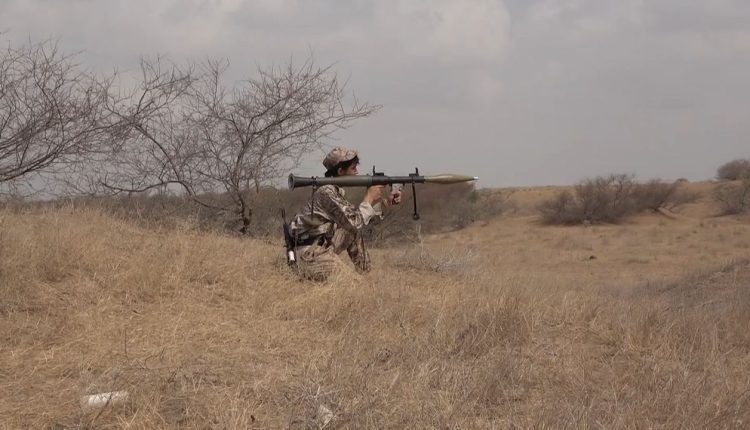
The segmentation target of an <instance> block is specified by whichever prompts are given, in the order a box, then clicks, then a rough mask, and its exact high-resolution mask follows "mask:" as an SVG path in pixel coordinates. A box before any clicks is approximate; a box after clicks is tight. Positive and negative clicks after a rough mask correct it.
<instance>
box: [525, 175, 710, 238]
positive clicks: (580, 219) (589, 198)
mask: <svg viewBox="0 0 750 430" xmlns="http://www.w3.org/2000/svg"><path fill="white" fill-rule="evenodd" d="M680 184H681V183H680V182H674V183H667V182H664V181H662V180H660V179H653V180H650V181H648V182H646V183H642V184H641V183H637V182H636V181H635V180H634V177H633V176H632V175H624V174H619V175H610V176H607V177H603V176H599V177H596V178H593V179H584V180H583V181H581V182H580V183H579V184H578V185H576V186H575V188H574V190H573V192H572V193H571V192H570V191H563V192H561V193H560V194H558V195H557V196H555V197H554V198H552V199H550V200H547V201H545V202H542V204H540V205H539V212H540V214H541V217H542V222H543V223H545V224H563V225H565V224H567V225H570V224H580V223H618V222H621V221H622V220H623V219H624V218H626V217H628V216H630V215H633V214H635V213H638V212H642V211H644V210H651V211H658V210H660V209H670V208H673V207H675V206H677V205H680V204H684V203H687V202H690V201H694V200H695V199H696V198H697V195H695V194H692V193H687V192H684V191H681V190H680V189H679V186H680Z"/></svg>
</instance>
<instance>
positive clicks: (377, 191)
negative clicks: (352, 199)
mask: <svg viewBox="0 0 750 430" xmlns="http://www.w3.org/2000/svg"><path fill="white" fill-rule="evenodd" d="M382 194H383V186H382V185H373V186H371V187H367V191H366V192H365V198H364V199H362V200H364V201H365V202H367V203H369V204H371V205H372V204H375V202H377V201H378V199H380V198H381V195H382Z"/></svg>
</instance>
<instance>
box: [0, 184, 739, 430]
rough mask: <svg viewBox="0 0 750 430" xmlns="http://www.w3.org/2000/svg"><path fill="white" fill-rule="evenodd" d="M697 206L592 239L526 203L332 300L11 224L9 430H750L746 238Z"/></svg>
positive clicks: (337, 291)
mask: <svg viewBox="0 0 750 430" xmlns="http://www.w3.org/2000/svg"><path fill="white" fill-rule="evenodd" d="M690 186H691V187H693V188H695V190H696V191H700V192H701V193H703V194H705V197H704V198H702V199H700V200H699V201H697V202H695V203H691V204H688V205H685V206H683V207H681V208H680V210H679V211H678V212H676V213H674V214H668V215H669V216H665V215H664V214H649V215H643V216H639V217H637V218H635V219H632V220H631V221H629V222H627V223H625V224H621V225H607V226H599V225H594V226H589V227H584V226H579V227H550V226H541V225H539V224H538V223H537V222H536V217H535V216H534V215H533V213H532V212H533V211H532V210H531V209H530V208H532V207H533V204H534V203H535V202H536V201H538V200H539V199H540V198H543V197H544V196H547V195H549V194H550V193H551V192H553V191H554V189H552V188H530V189H519V190H516V192H515V193H514V194H513V199H514V200H515V204H516V206H515V207H516V210H515V211H513V212H510V213H508V214H506V215H503V216H502V217H500V218H496V219H492V220H489V221H486V222H479V223H475V224H473V225H471V226H469V227H467V228H465V229H462V230H459V231H455V232H452V233H447V234H441V235H434V236H427V237H425V238H424V240H423V242H421V243H411V244H403V245H398V246H396V247H393V248H383V249H375V250H373V260H374V265H375V269H374V270H373V272H371V273H370V274H367V275H365V276H361V277H350V278H337V279H334V280H333V281H331V282H329V283H326V284H316V283H312V282H307V281H300V280H297V279H296V277H295V276H293V275H292V274H290V273H288V271H287V269H286V267H285V264H284V261H283V260H282V258H283V256H282V255H283V252H282V248H281V246H280V245H279V244H272V243H270V242H269V241H262V240H250V239H241V238H236V237H229V236H225V235H219V234H212V233H199V232H196V231H194V230H193V229H191V228H190V226H189V225H184V226H182V227H181V228H178V229H176V230H149V229H144V228H141V227H137V226H136V224H135V223H132V222H130V221H128V220H122V219H117V218H115V217H112V216H109V215H106V214H104V213H103V212H101V211H97V210H93V209H80V208H73V207H68V208H59V209H54V210H43V209H34V210H31V211H24V210H12V211H11V210H6V211H1V212H0V294H1V296H0V297H2V298H0V393H2V394H1V395H0V427H3V428H56V429H64V428H201V429H202V428H319V427H325V428H498V429H504V428H552V429H556V428H576V429H578V428H712V429H713V428H747V427H748V426H750V372H749V371H748V370H749V369H750V263H749V261H750V220H748V219H747V218H741V217H717V216H715V212H716V210H715V208H714V206H713V202H712V201H711V199H710V197H709V196H710V193H709V192H708V191H710V188H711V186H712V185H711V184H690ZM117 390H127V391H128V393H129V396H128V398H127V400H125V401H123V402H118V404H112V405H108V406H106V407H104V408H84V407H82V406H81V403H80V399H81V397H82V396H83V395H87V394H95V393H101V392H111V391H117Z"/></svg>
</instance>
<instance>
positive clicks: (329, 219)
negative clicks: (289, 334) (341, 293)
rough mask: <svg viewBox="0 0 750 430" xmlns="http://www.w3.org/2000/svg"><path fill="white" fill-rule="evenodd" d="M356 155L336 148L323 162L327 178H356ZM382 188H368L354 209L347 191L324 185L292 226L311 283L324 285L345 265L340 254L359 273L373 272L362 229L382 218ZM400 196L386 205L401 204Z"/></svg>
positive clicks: (299, 261) (304, 273)
mask: <svg viewBox="0 0 750 430" xmlns="http://www.w3.org/2000/svg"><path fill="white" fill-rule="evenodd" d="M358 164H359V157H358V156H357V151H355V150H352V149H347V148H342V147H337V148H334V149H333V150H331V152H329V153H328V155H327V156H326V158H325V159H324V160H323V166H324V167H325V168H326V173H325V176H326V177H339V176H351V175H357V174H358V171H357V165H358ZM382 191H383V186H382V185H375V186H371V187H369V188H367V191H366V192H365V196H364V198H363V199H362V203H360V204H359V206H354V205H352V204H351V203H349V202H348V201H347V200H346V199H345V198H344V189H343V188H341V187H339V186H336V185H323V186H321V187H319V188H317V189H315V190H314V191H313V195H312V197H311V198H310V201H309V202H308V203H307V205H306V206H305V207H304V208H303V209H302V211H301V212H300V213H298V214H297V215H296V216H295V217H294V219H293V220H292V222H291V223H290V228H291V233H292V236H293V237H294V238H295V243H296V251H297V252H296V255H297V265H298V269H299V271H300V274H301V275H302V276H304V277H305V278H308V279H313V280H318V281H324V280H326V279H328V277H329V276H330V275H331V274H332V273H333V272H334V271H337V270H341V269H344V268H345V266H346V264H345V263H344V262H343V261H342V260H341V258H340V257H339V254H340V253H341V252H342V251H344V250H346V251H347V253H348V254H349V258H351V260H352V262H353V263H354V267H355V268H356V269H357V270H358V271H359V272H367V271H369V270H370V258H369V255H368V254H367V250H366V249H365V246H364V238H363V237H362V228H363V227H364V226H365V225H367V224H368V223H369V222H370V220H371V219H373V218H374V217H378V218H381V219H382V218H383V208H382V205H383V199H382V197H381V193H382ZM400 202H401V192H400V191H395V192H393V193H391V195H390V197H389V199H388V201H387V202H386V204H394V205H395V204H399V203H400ZM344 270H345V269H344Z"/></svg>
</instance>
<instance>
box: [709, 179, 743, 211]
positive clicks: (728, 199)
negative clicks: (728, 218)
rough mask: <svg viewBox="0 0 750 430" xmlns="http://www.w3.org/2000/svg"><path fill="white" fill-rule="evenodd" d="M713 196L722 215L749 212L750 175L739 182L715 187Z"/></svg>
mask: <svg viewBox="0 0 750 430" xmlns="http://www.w3.org/2000/svg"><path fill="white" fill-rule="evenodd" d="M715 197H716V200H718V201H719V204H720V206H721V213H722V215H736V214H742V213H747V212H750V177H748V178H746V179H743V180H742V181H741V182H739V183H733V184H725V185H722V186H721V187H719V188H717V189H716V193H715Z"/></svg>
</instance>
